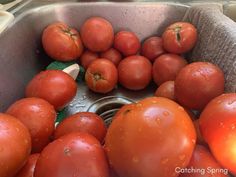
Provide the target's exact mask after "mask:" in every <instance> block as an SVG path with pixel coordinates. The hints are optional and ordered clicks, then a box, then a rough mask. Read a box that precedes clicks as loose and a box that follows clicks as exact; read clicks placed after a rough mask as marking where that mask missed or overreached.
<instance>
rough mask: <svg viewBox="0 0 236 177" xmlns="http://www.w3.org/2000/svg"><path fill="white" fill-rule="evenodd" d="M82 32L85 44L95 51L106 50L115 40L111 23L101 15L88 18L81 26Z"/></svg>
mask: <svg viewBox="0 0 236 177" xmlns="http://www.w3.org/2000/svg"><path fill="white" fill-rule="evenodd" d="M80 33H81V38H82V41H83V43H84V45H85V46H86V47H87V48H88V49H89V50H91V51H93V52H103V51H106V50H107V49H109V48H110V47H111V45H112V43H113V40H114V32H113V27H112V25H111V23H110V22H109V21H107V20H106V19H104V18H101V17H91V18H89V19H87V20H86V21H85V22H84V24H83V25H82V27H81V28H80Z"/></svg>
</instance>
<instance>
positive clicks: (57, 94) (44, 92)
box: [25, 70, 77, 110]
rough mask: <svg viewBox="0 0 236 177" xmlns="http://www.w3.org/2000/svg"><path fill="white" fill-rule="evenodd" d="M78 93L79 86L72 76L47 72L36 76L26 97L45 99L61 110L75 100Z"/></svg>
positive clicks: (59, 72) (29, 84)
mask: <svg viewBox="0 0 236 177" xmlns="http://www.w3.org/2000/svg"><path fill="white" fill-rule="evenodd" d="M76 91H77V84H76V82H75V81H74V79H73V78H72V77H71V76H70V75H68V74H66V73H65V72H63V71H60V70H47V71H42V72H40V73H39V74H37V75H36V76H34V78H33V79H32V80H31V81H30V82H29V83H28V85H27V87H26V91H25V95H26V97H39V98H43V99H45V100H46V101H48V102H49V103H51V104H52V105H53V106H54V107H55V109H56V110H60V109H62V108H63V107H64V106H66V105H67V104H68V103H69V102H70V101H71V100H72V99H73V98H74V96H75V95H76Z"/></svg>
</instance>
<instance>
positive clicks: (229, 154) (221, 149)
mask: <svg viewBox="0 0 236 177" xmlns="http://www.w3.org/2000/svg"><path fill="white" fill-rule="evenodd" d="M215 86H216V85H215ZM199 125H200V130H201V132H202V136H203V138H204V139H205V140H206V142H207V143H208V145H209V147H210V149H211V152H212V153H213V155H214V157H215V158H216V159H217V161H218V162H219V163H220V164H221V165H222V166H223V167H225V168H228V169H229V170H230V171H231V172H232V173H234V175H236V141H235V140H236V93H228V94H223V95H221V96H218V97H216V98H215V99H213V100H212V101H210V102H209V103H208V105H207V106H206V107H205V109H204V110H203V112H202V113H201V115H200V119H199Z"/></svg>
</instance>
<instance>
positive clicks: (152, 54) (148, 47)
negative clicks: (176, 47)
mask: <svg viewBox="0 0 236 177" xmlns="http://www.w3.org/2000/svg"><path fill="white" fill-rule="evenodd" d="M164 53H165V50H164V48H163V46H162V38H161V37H156V36H153V37H150V38H148V39H146V40H145V41H144V42H143V45H142V49H141V54H142V55H143V56H145V57H146V58H148V59H149V60H150V61H151V62H154V61H155V59H156V58H157V57H159V56H160V55H162V54H164Z"/></svg>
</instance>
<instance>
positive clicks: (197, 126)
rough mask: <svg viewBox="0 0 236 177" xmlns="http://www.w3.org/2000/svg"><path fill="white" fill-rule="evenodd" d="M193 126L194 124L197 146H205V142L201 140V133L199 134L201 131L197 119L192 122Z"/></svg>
mask: <svg viewBox="0 0 236 177" xmlns="http://www.w3.org/2000/svg"><path fill="white" fill-rule="evenodd" d="M193 124H194V127H195V130H196V133H197V143H198V144H201V145H207V144H206V142H205V140H204V139H203V137H202V133H201V131H200V127H199V119H197V120H194V121H193Z"/></svg>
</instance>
